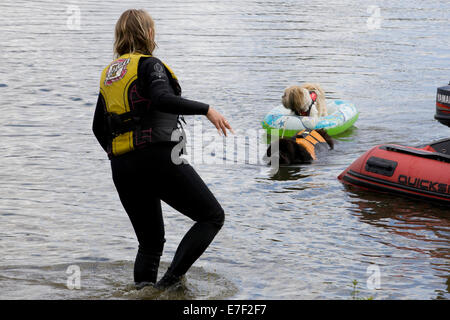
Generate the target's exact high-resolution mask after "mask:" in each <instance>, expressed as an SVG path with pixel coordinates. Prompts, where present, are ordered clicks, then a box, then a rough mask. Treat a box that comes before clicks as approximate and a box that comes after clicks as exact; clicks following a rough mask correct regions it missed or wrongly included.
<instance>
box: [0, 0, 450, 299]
mask: <svg viewBox="0 0 450 320" xmlns="http://www.w3.org/2000/svg"><path fill="white" fill-rule="evenodd" d="M130 7H135V8H145V9H147V10H148V11H149V12H150V14H151V15H152V16H153V17H154V20H155V23H156V28H157V38H156V40H157V43H158V46H159V48H158V49H157V51H155V55H156V56H158V57H159V58H161V59H162V60H163V61H165V62H166V63H167V64H168V65H170V66H171V67H172V69H173V70H174V71H175V73H176V74H177V76H178V77H179V79H180V83H181V86H182V88H183V92H184V96H185V97H187V98H191V99H196V100H199V101H203V102H206V103H209V104H211V105H212V106H213V107H215V108H216V109H218V110H219V111H220V112H222V113H223V114H224V115H225V116H226V117H227V119H228V120H229V121H230V123H231V125H232V126H233V128H234V129H235V130H236V133H237V135H241V136H242V135H244V136H245V135H246V134H247V132H250V131H255V130H257V129H260V126H261V120H262V118H263V117H264V115H265V114H266V113H267V112H268V111H269V110H270V109H272V108H273V107H274V106H277V105H279V104H280V98H281V95H282V92H283V90H284V88H286V87H287V86H289V85H292V84H298V83H301V82H306V81H308V82H319V83H320V84H321V85H322V87H323V88H324V89H325V91H326V92H327V98H328V99H346V100H351V101H353V102H354V103H355V105H356V106H357V108H358V110H359V112H360V117H359V120H358V121H357V122H356V124H355V126H354V127H353V128H352V129H350V130H349V131H347V132H346V133H345V134H343V135H341V136H339V137H337V138H336V146H335V150H333V151H332V152H331V153H329V154H328V156H326V157H323V158H321V159H320V160H319V161H317V162H315V163H314V164H311V165H303V166H299V167H289V168H281V169H280V171H279V172H278V173H277V174H271V173H270V172H269V171H268V170H266V169H267V168H266V167H265V166H263V165H254V164H253V165H252V164H249V163H242V162H240V163H239V162H237V161H236V163H228V164H226V165H223V164H220V163H218V162H217V163H202V162H198V163H197V162H195V161H194V163H193V165H194V167H195V168H196V169H197V171H198V172H199V174H200V175H201V176H202V178H203V179H204V180H205V182H207V184H208V185H209V187H210V188H211V190H212V191H213V192H214V194H215V195H216V196H217V198H218V200H219V201H220V203H221V204H222V206H223V208H224V209H225V212H226V222H225V225H224V227H223V229H222V230H221V232H220V233H219V234H218V236H217V237H216V239H215V240H214V242H213V243H212V245H211V246H210V247H209V248H208V250H207V251H206V253H205V254H204V255H203V256H202V257H201V258H200V260H198V261H197V262H196V263H195V264H194V266H193V267H192V268H191V270H190V271H189V272H188V274H187V277H186V283H185V289H184V290H181V291H175V292H165V293H162V294H161V293H158V292H155V291H152V290H151V289H145V290H142V291H136V290H134V288H133V285H132V284H133V279H132V268H133V262H134V257H135V254H136V249H137V241H136V237H135V235H134V232H133V229H132V227H131V224H130V222H129V220H128V218H127V216H126V214H125V212H124V210H123V208H122V206H121V204H120V201H119V198H118V196H117V193H116V191H115V188H114V185H113V183H112V179H111V173H110V167H109V160H108V159H107V157H106V154H104V152H103V150H102V149H101V148H100V146H99V145H98V144H97V142H96V140H95V137H94V136H93V134H92V131H91V125H92V117H93V112H94V108H95V103H96V99H97V94H98V85H99V78H100V72H101V70H102V69H103V68H104V67H105V66H106V65H107V64H108V63H109V62H110V61H111V59H112V44H113V30H114V24H115V22H116V21H117V19H118V17H119V16H120V14H121V13H122V12H123V11H124V10H125V9H128V8H130ZM449 29H450V3H449V2H448V1H439V0H429V1H417V0H414V1H373V2H372V3H367V2H366V1H362V0H361V1H359V0H353V1H350V0H349V1H337V0H336V1H334V0H332V1H315V2H314V3H308V4H302V3H301V2H299V1H293V0H292V1H275V0H272V1H257V0H250V1H233V0H231V1H201V0H199V1H196V0H192V1H181V0H177V1H140V0H138V1H116V0H111V1H108V2H102V1H96V2H91V1H61V2H54V1H32V2H30V1H22V0H16V1H11V0H2V2H1V4H0V34H1V40H2V45H1V46H0V59H1V66H2V67H1V68H0V108H1V110H2V114H3V116H2V117H0V127H1V129H2V130H1V131H0V151H1V153H2V157H1V158H0V181H1V182H2V183H1V184H0V253H1V257H2V259H1V260H0V286H1V288H2V290H0V298H1V299H352V298H354V296H353V295H354V293H355V291H354V289H353V286H352V281H353V280H356V281H358V285H357V290H359V293H358V297H361V298H367V297H373V298H375V299H448V298H449V297H450V293H449V290H450V289H449V286H450V249H449V248H450V222H449V209H448V208H443V207H437V206H434V205H432V204H429V203H424V202H418V201H414V200H409V199H403V198H398V197H393V196H388V195H379V194H372V193H368V192H356V191H354V190H348V189H346V188H344V186H343V185H341V183H340V182H339V181H338V180H337V179H336V177H337V176H338V175H339V173H341V172H342V170H344V169H345V168H346V167H347V166H348V165H349V164H350V163H351V162H353V161H354V160H355V159H356V158H358V157H359V155H361V154H362V153H363V152H365V151H366V150H368V149H369V148H371V147H372V146H374V145H376V144H381V143H399V144H405V145H411V146H414V145H420V144H426V143H429V142H431V141H433V140H437V139H441V138H445V137H448V136H449V135H450V129H449V128H447V127H445V126H442V125H440V124H439V123H438V122H437V121H435V120H434V119H433V116H434V111H435V95H436V88H437V87H439V86H443V85H445V84H447V83H448V81H449V80H450V38H449V37H448V30H449ZM186 119H187V122H188V123H189V124H190V125H192V123H193V122H194V120H195V121H201V123H202V124H203V126H202V130H201V131H200V134H201V133H203V134H207V135H209V132H212V135H216V133H214V131H211V129H212V125H211V124H210V123H208V122H207V121H206V120H205V119H204V118H203V117H200V116H195V117H193V116H189V117H186ZM188 128H189V126H188ZM194 135H195V132H194ZM231 162H232V161H231ZM163 210H164V215H165V226H166V239H167V241H166V245H165V251H164V254H163V256H162V265H161V274H162V273H163V272H164V271H165V269H166V268H167V266H168V264H169V263H170V261H171V258H172V257H173V254H174V252H175V249H176V247H177V245H178V242H179V241H180V239H181V237H182V236H183V235H184V233H185V232H186V231H187V229H188V228H189V227H190V226H191V221H189V219H187V218H186V217H184V216H182V215H181V214H179V213H177V212H176V211H174V210H173V209H172V208H170V207H168V206H163ZM78 276H79V277H78ZM374 279H375V280H379V281H378V282H377V281H374ZM72 280H73V281H72ZM77 280H80V281H79V282H77ZM71 281H72V282H71ZM78 288H79V289H78ZM352 294H353V295H352Z"/></svg>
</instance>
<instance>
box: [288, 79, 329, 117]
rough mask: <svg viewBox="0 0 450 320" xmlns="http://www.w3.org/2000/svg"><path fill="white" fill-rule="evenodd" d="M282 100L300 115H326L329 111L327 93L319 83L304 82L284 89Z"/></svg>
mask: <svg viewBox="0 0 450 320" xmlns="http://www.w3.org/2000/svg"><path fill="white" fill-rule="evenodd" d="M281 102H282V103H283V106H284V107H285V108H288V109H291V110H292V111H294V112H295V113H296V114H297V115H299V116H308V117H316V118H317V117H324V116H326V115H327V114H328V113H327V104H326V101H325V93H324V91H323V90H322V88H321V87H320V85H319V84H317V83H304V84H303V85H301V86H291V87H289V88H286V90H284V94H283V97H282V98H281Z"/></svg>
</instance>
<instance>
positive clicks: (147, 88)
mask: <svg viewBox="0 0 450 320" xmlns="http://www.w3.org/2000/svg"><path fill="white" fill-rule="evenodd" d="M138 79H141V81H140V88H141V94H142V95H143V96H144V97H146V98H148V99H150V100H151V101H152V106H154V107H155V108H156V109H157V110H158V111H161V112H166V113H172V114H181V115H194V114H201V115H206V114H207V113H208V110H209V105H208V104H205V103H202V102H198V101H194V100H189V99H185V98H182V97H181V96H179V95H176V94H175V91H174V89H173V88H172V86H171V82H170V80H169V75H167V71H166V69H165V68H164V65H163V63H162V62H161V61H160V60H159V59H157V58H154V57H150V58H147V59H142V58H141V61H140V62H139V69H138Z"/></svg>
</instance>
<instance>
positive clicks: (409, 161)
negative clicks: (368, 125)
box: [338, 139, 450, 205]
mask: <svg viewBox="0 0 450 320" xmlns="http://www.w3.org/2000/svg"><path fill="white" fill-rule="evenodd" d="M338 179H339V180H340V181H341V182H343V183H345V184H348V185H353V186H357V187H361V188H364V189H370V190H376V191H381V192H388V193H395V194H400V195H405V196H410V197H414V198H421V199H426V200H431V201H433V202H438V203H441V204H445V205H450V139H444V140H440V141H436V142H434V143H432V144H430V145H427V146H425V147H422V148H413V147H406V146H401V145H394V144H383V145H378V146H376V147H373V148H372V149H370V150H369V151H367V152H366V153H364V154H363V155H362V156H361V157H360V158H359V159H357V160H356V161H355V162H353V163H352V164H351V165H350V166H349V167H348V168H347V169H345V170H344V171H343V172H342V173H341V174H340V175H339V177H338Z"/></svg>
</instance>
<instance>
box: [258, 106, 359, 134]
mask: <svg viewBox="0 0 450 320" xmlns="http://www.w3.org/2000/svg"><path fill="white" fill-rule="evenodd" d="M327 111H328V115H327V116H325V117H320V118H313V117H301V116H297V115H295V114H294V113H293V112H292V111H291V110H289V109H286V108H285V107H284V106H278V107H276V108H274V109H272V110H271V111H270V112H269V113H267V114H266V116H265V117H264V120H263V121H262V126H263V128H264V129H266V130H267V132H268V133H269V134H273V131H272V130H271V129H278V133H279V136H280V137H292V136H294V135H295V134H296V133H297V132H298V131H300V130H303V129H307V130H313V129H322V128H323V129H325V131H326V132H327V133H328V134H329V135H330V136H335V135H337V134H340V133H342V132H344V131H345V130H347V129H348V128H350V127H351V126H352V125H353V124H354V123H355V122H356V120H357V119H358V115H359V113H358V111H357V110H356V107H355V105H354V104H353V103H351V102H350V101H345V100H328V101H327Z"/></svg>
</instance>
